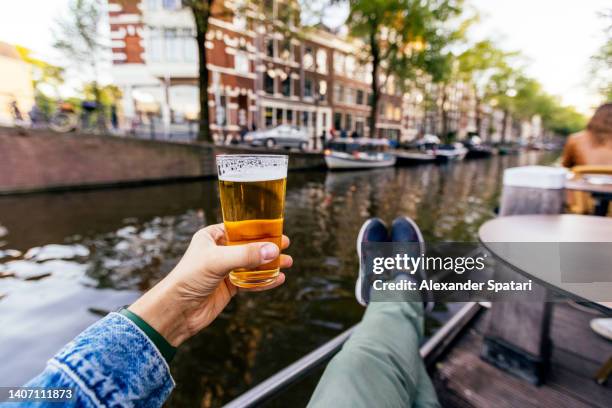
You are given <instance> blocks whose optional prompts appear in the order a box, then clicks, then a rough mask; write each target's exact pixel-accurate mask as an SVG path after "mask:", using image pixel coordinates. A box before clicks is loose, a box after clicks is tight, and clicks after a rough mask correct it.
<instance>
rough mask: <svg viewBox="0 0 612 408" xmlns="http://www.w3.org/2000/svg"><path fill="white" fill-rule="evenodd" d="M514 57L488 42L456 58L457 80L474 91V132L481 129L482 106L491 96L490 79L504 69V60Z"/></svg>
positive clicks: (485, 41) (477, 44)
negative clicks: (457, 62)
mask: <svg viewBox="0 0 612 408" xmlns="http://www.w3.org/2000/svg"><path fill="white" fill-rule="evenodd" d="M512 55H515V53H508V52H504V51H502V50H500V49H499V48H497V47H496V46H495V44H493V42H491V41H489V40H484V41H479V42H477V43H476V44H474V45H473V46H472V47H470V48H468V49H467V50H466V51H464V52H463V53H461V54H460V55H459V56H458V61H459V66H458V70H459V78H460V79H461V80H463V81H464V82H466V83H468V84H470V85H471V86H472V88H473V90H474V96H475V98H476V103H475V104H474V116H475V118H476V131H477V132H480V131H481V128H482V105H483V104H484V103H486V102H488V101H489V100H490V99H491V97H492V95H491V94H490V93H489V92H488V91H489V88H488V86H489V82H490V80H491V78H492V77H493V76H494V75H496V74H498V73H499V71H500V70H503V69H504V68H505V67H506V62H505V61H506V58H507V57H509V56H512Z"/></svg>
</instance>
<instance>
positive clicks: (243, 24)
mask: <svg viewBox="0 0 612 408" xmlns="http://www.w3.org/2000/svg"><path fill="white" fill-rule="evenodd" d="M234 26H235V27H236V30H241V31H242V30H246V29H247V19H246V17H245V16H243V15H241V14H235V15H234Z"/></svg>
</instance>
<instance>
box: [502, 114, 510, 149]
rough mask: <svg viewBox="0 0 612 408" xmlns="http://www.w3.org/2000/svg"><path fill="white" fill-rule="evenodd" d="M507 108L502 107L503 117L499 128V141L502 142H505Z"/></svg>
mask: <svg viewBox="0 0 612 408" xmlns="http://www.w3.org/2000/svg"><path fill="white" fill-rule="evenodd" d="M508 114H509V113H508V109H504V119H503V122H502V128H501V142H502V144H504V143H506V129H507V127H508Z"/></svg>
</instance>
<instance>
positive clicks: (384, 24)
mask: <svg viewBox="0 0 612 408" xmlns="http://www.w3.org/2000/svg"><path fill="white" fill-rule="evenodd" d="M336 2H339V1H336ZM347 3H348V5H349V7H350V13H349V17H348V19H347V25H348V28H349V33H350V35H351V36H352V37H354V38H356V39H359V40H360V41H361V42H362V43H363V45H364V55H363V57H362V58H361V59H362V63H367V64H370V66H371V70H370V76H371V79H372V82H371V99H370V106H371V111H370V118H369V127H370V137H374V136H375V135H376V122H377V112H378V102H379V100H380V95H381V92H382V89H383V88H384V86H385V85H386V81H387V80H388V79H389V78H394V79H396V81H397V83H399V84H400V85H403V84H404V83H405V80H407V79H411V78H414V77H415V76H416V75H417V73H418V72H419V70H429V69H431V68H432V67H434V66H435V64H436V62H437V61H436V60H437V59H438V58H439V51H440V49H441V47H440V44H441V43H442V41H440V39H441V38H443V37H444V33H445V30H444V27H443V23H444V22H446V21H447V20H449V19H450V18H451V17H453V16H456V15H458V14H459V13H460V12H461V6H462V0H455V1H453V0H422V1H419V0H348V1H347ZM381 78H382V81H381Z"/></svg>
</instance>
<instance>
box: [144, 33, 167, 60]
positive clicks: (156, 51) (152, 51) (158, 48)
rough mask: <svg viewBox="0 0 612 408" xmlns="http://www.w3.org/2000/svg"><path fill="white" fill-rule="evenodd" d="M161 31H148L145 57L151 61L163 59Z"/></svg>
mask: <svg viewBox="0 0 612 408" xmlns="http://www.w3.org/2000/svg"><path fill="white" fill-rule="evenodd" d="M162 35H163V34H162V31H161V30H157V29H151V31H150V32H149V47H148V50H147V57H148V59H149V60H150V61H151V62H159V61H163V59H164V39H163V37H162Z"/></svg>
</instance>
